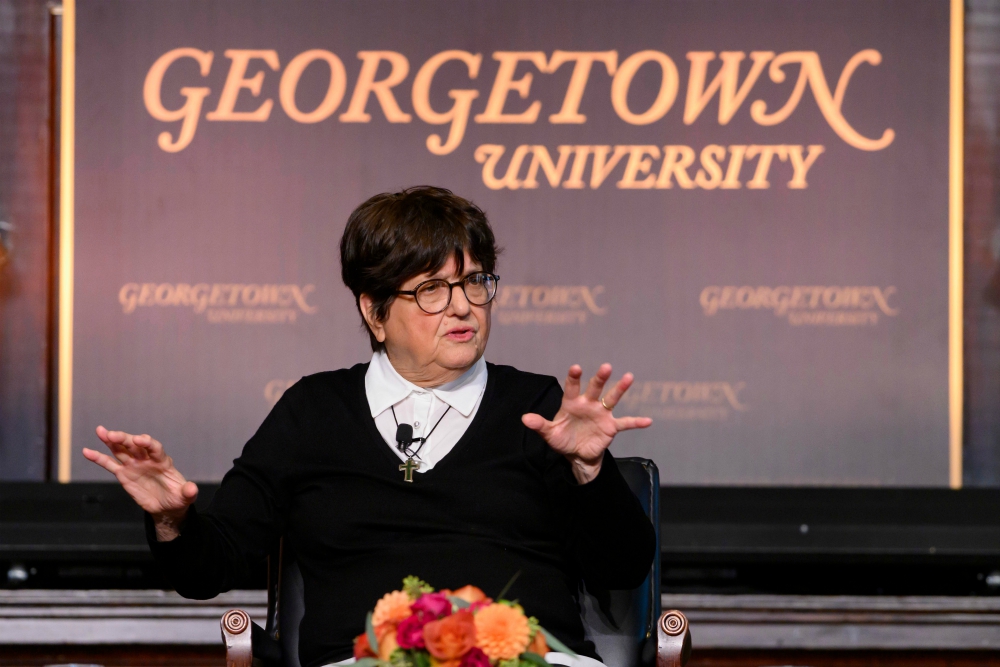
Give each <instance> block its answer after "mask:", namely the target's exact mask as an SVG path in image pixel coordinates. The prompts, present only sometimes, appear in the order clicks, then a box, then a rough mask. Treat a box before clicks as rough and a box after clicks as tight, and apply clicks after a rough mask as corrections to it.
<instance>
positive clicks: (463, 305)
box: [448, 285, 472, 317]
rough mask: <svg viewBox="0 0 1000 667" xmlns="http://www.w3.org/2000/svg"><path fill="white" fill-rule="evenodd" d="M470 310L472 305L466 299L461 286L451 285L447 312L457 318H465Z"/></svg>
mask: <svg viewBox="0 0 1000 667" xmlns="http://www.w3.org/2000/svg"><path fill="white" fill-rule="evenodd" d="M471 309H472V304H470V303H469V300H468V299H467V298H466V296H465V290H464V289H462V286H461V285H453V286H452V288H451V304H449V306H448V310H450V311H451V312H452V313H454V314H455V315H457V316H458V317H465V316H466V315H468V314H469V311H470V310H471Z"/></svg>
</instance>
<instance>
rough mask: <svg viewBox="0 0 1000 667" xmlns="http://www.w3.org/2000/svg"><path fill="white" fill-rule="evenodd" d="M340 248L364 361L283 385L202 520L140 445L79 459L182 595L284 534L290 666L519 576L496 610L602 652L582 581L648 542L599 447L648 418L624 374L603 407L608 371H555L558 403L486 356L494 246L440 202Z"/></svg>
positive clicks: (601, 580) (393, 208)
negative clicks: (141, 515)
mask: <svg viewBox="0 0 1000 667" xmlns="http://www.w3.org/2000/svg"><path fill="white" fill-rule="evenodd" d="M340 253H341V266H342V276H343V279H344V283H345V284H346V285H347V286H348V287H349V288H350V290H351V291H352V292H353V293H354V296H355V299H356V302H357V305H358V309H359V311H360V313H361V316H362V318H363V322H364V325H365V327H366V329H367V331H368V335H369V337H370V338H371V345H372V349H373V351H374V354H373V356H372V359H371V362H370V363H367V364H358V365H356V366H354V367H352V368H349V369H343V370H337V371H330V372H325V373H317V374H316V375H310V376H308V377H304V378H302V379H301V380H300V381H299V382H298V383H296V384H295V385H294V386H292V387H291V388H290V389H289V390H288V391H287V392H285V394H284V396H283V397H282V398H281V400H279V401H278V403H277V404H276V405H275V407H274V409H273V410H272V411H271V413H270V414H269V415H268V416H267V418H266V419H265V420H264V423H263V424H261V426H260V428H259V429H258V431H257V433H256V434H255V435H254V436H253V437H252V438H251V439H250V441H249V442H247V444H246V446H245V447H244V449H243V453H242V454H241V455H240V457H239V458H238V459H236V460H235V461H234V463H233V468H232V470H230V471H229V472H228V473H227V474H226V476H225V478H224V479H223V481H222V485H221V486H220V488H219V490H218V492H217V493H216V494H215V497H214V498H213V501H212V503H211V507H210V508H209V509H208V510H206V511H204V512H203V513H199V512H196V511H195V507H194V505H193V504H192V503H193V502H194V500H195V497H196V496H197V494H198V489H197V487H196V485H195V484H194V483H193V482H189V481H187V480H186V479H185V478H184V476H183V475H182V474H181V473H180V472H179V471H178V470H177V469H176V468H175V467H174V465H173V462H172V461H171V459H170V457H169V456H167V455H166V454H165V452H164V449H163V446H162V445H161V444H160V443H159V442H157V441H156V440H154V439H153V438H152V437H150V436H148V435H130V434H128V433H123V432H120V431H108V430H106V429H105V428H104V427H98V428H97V435H98V437H99V438H100V439H101V440H103V441H104V443H105V444H106V445H107V446H108V447H109V448H110V450H111V452H112V454H113V456H108V455H106V454H103V453H100V452H97V451H94V450H90V449H85V450H84V455H85V456H86V457H87V458H88V459H90V460H91V461H93V462H95V463H97V464H99V465H101V466H103V467H104V468H106V469H107V470H108V471H110V472H111V473H113V474H114V475H115V476H116V477H117V478H118V480H119V481H120V482H121V484H122V486H123V487H124V488H125V490H126V491H128V493H129V494H131V496H132V497H133V498H134V499H135V500H136V502H137V503H138V504H139V505H140V506H141V507H142V508H143V509H144V510H146V512H147V513H148V520H147V525H148V529H149V530H148V532H149V542H150V547H151V549H152V551H153V554H154V555H155V557H156V559H157V561H158V562H159V563H161V565H162V566H163V568H164V570H165V571H166V573H167V574H168V576H169V578H170V580H171V581H172V582H173V584H174V586H175V587H176V589H177V591H178V592H179V593H180V594H181V595H184V596H186V597H192V598H202V599H203V598H211V597H213V596H215V595H217V594H218V593H220V592H222V591H225V590H228V589H230V588H233V587H235V586H239V585H240V583H241V582H242V581H245V580H246V578H247V577H248V575H249V573H250V571H251V569H252V568H253V566H254V565H255V564H256V563H259V562H260V561H261V560H263V559H264V558H265V556H266V554H267V553H268V552H269V550H270V549H271V548H272V547H273V545H274V544H275V542H276V541H277V540H278V539H279V537H281V536H284V537H285V539H286V543H287V544H288V545H289V547H290V548H291V549H293V550H294V551H295V553H296V556H297V558H298V561H299V565H300V568H301V570H302V576H303V580H304V584H305V616H304V618H303V621H302V625H301V628H300V660H301V662H302V664H303V665H304V666H305V667H312V666H315V665H323V664H327V663H331V662H334V661H339V660H343V659H345V658H348V657H349V656H350V655H351V654H352V638H353V637H354V636H356V635H357V634H359V633H360V632H361V631H362V627H363V620H364V618H365V611H366V610H368V609H371V608H372V606H373V605H374V604H375V602H376V601H377V600H378V599H379V597H380V596H381V595H382V594H384V593H385V592H386V591H389V590H393V589H394V588H396V587H398V586H399V583H400V580H401V579H402V578H403V577H404V576H406V575H409V574H415V575H417V576H419V577H421V578H423V579H426V580H427V581H430V582H432V583H433V584H434V585H435V586H438V587H441V588H446V587H450V588H457V587H459V586H462V585H464V584H466V583H472V584H475V585H477V586H479V587H480V588H482V589H483V590H485V591H486V592H487V594H491V595H496V594H497V593H498V592H499V591H500V589H501V588H502V587H503V586H504V584H505V583H506V582H507V581H508V580H509V579H510V578H511V576H512V575H514V574H515V573H516V572H520V573H521V575H520V577H519V578H517V580H516V582H515V583H514V585H513V587H512V589H511V590H510V592H509V594H508V596H509V597H511V598H517V599H519V600H520V601H521V603H522V604H523V605H524V607H525V608H526V609H528V610H529V611H530V612H531V613H532V614H534V615H536V616H537V617H538V618H539V620H540V621H541V623H542V624H543V625H544V626H545V627H546V629H548V630H549V631H551V632H552V633H553V634H554V635H555V636H557V637H558V638H560V639H561V640H562V641H563V642H564V643H566V644H567V645H568V646H569V647H571V648H573V649H574V650H575V651H577V652H578V653H580V654H582V655H586V656H590V657H592V658H597V657H598V656H597V654H596V653H595V652H594V647H593V645H592V644H591V643H590V642H587V641H586V640H585V639H584V631H583V626H582V624H581V621H580V615H579V609H578V606H577V602H576V595H577V592H578V590H579V587H580V584H581V581H583V582H586V584H587V585H589V586H590V587H601V588H632V587H635V586H637V585H638V584H639V583H640V582H641V581H642V580H643V578H644V577H645V576H646V574H647V573H648V571H649V566H650V563H651V560H652V558H653V555H654V549H655V546H654V545H655V537H654V531H653V527H652V526H651V524H650V522H649V520H648V519H647V518H646V516H645V514H644V513H643V512H642V509H641V508H640V506H639V504H638V502H637V501H636V499H635V498H634V496H633V495H632V493H631V492H630V491H629V488H628V486H627V485H626V484H625V482H624V480H623V479H622V477H621V475H620V473H619V472H618V468H617V466H616V464H615V461H614V458H612V456H611V455H610V454H609V453H608V452H607V449H608V446H609V445H610V444H611V441H612V439H613V438H614V437H615V434H617V433H618V432H620V431H623V430H626V429H631V428H643V427H646V426H648V425H649V424H650V420H649V419H645V418H637V417H618V418H616V417H614V416H613V415H612V412H611V411H612V409H613V408H614V407H615V404H616V403H617V402H618V401H619V400H620V399H621V397H622V394H623V393H624V392H625V391H626V390H627V389H628V387H629V385H630V384H631V382H632V377H631V375H628V374H626V375H625V376H624V377H623V378H622V379H621V380H619V381H618V382H617V383H616V384H615V385H614V386H613V387H612V388H611V389H610V391H608V392H607V393H606V394H605V395H604V396H603V398H602V396H601V394H602V392H603V389H604V385H605V383H606V382H607V381H608V379H609V378H610V376H611V367H610V366H609V365H607V364H604V365H603V366H601V367H600V369H598V371H597V374H596V375H595V376H594V377H593V378H591V379H590V381H589V382H588V383H587V386H586V388H583V387H581V374H582V371H581V369H580V367H579V366H573V367H571V368H570V369H569V375H568V376H567V378H566V384H565V390H561V389H560V388H559V384H558V383H557V382H556V380H555V379H554V378H551V377H546V376H542V375H534V374H531V373H526V372H523V371H519V370H517V369H515V368H512V367H509V366H495V365H493V364H489V363H486V361H485V360H484V358H483V353H484V351H485V350H486V342H487V340H488V339H489V334H490V302H491V300H492V299H493V297H494V296H495V294H496V290H497V281H498V280H499V277H498V276H497V275H495V273H494V271H495V267H496V258H497V248H496V244H495V240H494V236H493V231H492V230H491V228H490V225H489V223H488V221H487V219H486V216H485V215H484V213H483V212H482V211H481V210H480V209H479V208H478V207H477V206H475V205H474V204H472V203H471V202H468V201H466V200H465V199H462V198H461V197H458V196H456V195H454V194H452V193H451V192H449V191H448V190H443V189H440V188H432V187H421V188H411V189H408V190H404V191H402V192H398V193H395V194H381V195H377V196H375V197H372V198H371V199H369V200H368V201H366V202H365V203H363V204H362V205H361V206H359V207H358V208H357V209H356V210H355V211H354V212H353V213H352V215H351V217H350V219H349V221H348V223H347V228H346V229H345V231H344V236H343V239H342V241H341V247H340ZM400 425H403V427H402V428H400ZM407 426H409V427H410V428H411V429H412V432H411V431H410V430H408V429H407Z"/></svg>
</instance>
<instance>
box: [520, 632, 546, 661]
mask: <svg viewBox="0 0 1000 667" xmlns="http://www.w3.org/2000/svg"><path fill="white" fill-rule="evenodd" d="M525 650H526V651H527V652H529V653H537V654H538V655H540V656H542V657H543V658H544V657H545V654H546V653H548V652H549V645H548V644H546V643H545V635H543V634H542V633H541V632H540V631H539V632H536V633H535V638H534V639H532V640H531V643H530V644H528V648H527V649H525Z"/></svg>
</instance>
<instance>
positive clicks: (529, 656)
mask: <svg viewBox="0 0 1000 667" xmlns="http://www.w3.org/2000/svg"><path fill="white" fill-rule="evenodd" d="M520 657H521V660H522V661H523V662H530V663H531V664H533V665H538V667H551V665H549V663H547V662H545V658H543V657H542V656H540V655H538V654H537V653H532V652H531V651H525V652H524V653H522V654H521V656H520Z"/></svg>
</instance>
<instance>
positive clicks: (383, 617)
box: [372, 591, 411, 626]
mask: <svg viewBox="0 0 1000 667" xmlns="http://www.w3.org/2000/svg"><path fill="white" fill-rule="evenodd" d="M410 613H411V612H410V596H409V595H407V594H406V593H404V592H403V591H393V592H391V593H386V594H385V595H383V596H382V599H381V600H379V601H378V602H377V603H376V604H375V611H374V612H372V625H374V626H379V625H382V624H383V623H392V624H393V625H395V624H396V623H399V622H400V621H402V620H403V619H404V618H407V617H409V616H410Z"/></svg>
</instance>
